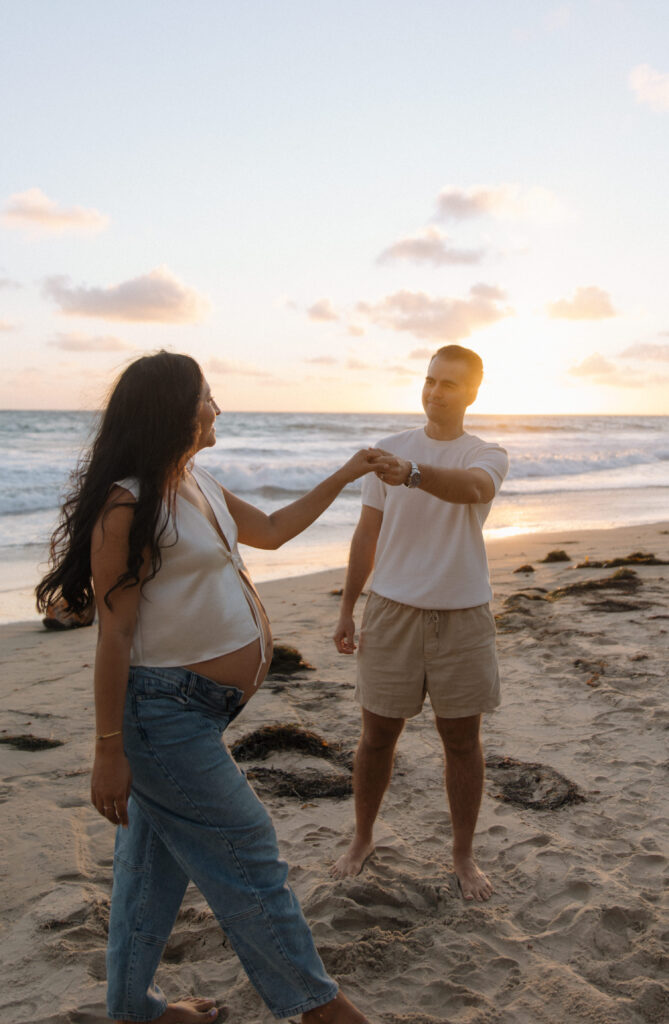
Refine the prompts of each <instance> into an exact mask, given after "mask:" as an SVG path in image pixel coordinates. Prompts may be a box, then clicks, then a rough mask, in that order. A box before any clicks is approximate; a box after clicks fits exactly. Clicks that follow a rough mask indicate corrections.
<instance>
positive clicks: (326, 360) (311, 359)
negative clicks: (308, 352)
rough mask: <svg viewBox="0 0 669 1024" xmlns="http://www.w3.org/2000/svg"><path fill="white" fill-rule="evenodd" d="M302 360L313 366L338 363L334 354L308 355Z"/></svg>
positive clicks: (335, 364)
mask: <svg viewBox="0 0 669 1024" xmlns="http://www.w3.org/2000/svg"><path fill="white" fill-rule="evenodd" d="M304 361H305V363H313V364H314V365H315V366H337V365H338V363H339V360H338V359H335V357H334V356H308V357H307V358H306V359H305V360H304Z"/></svg>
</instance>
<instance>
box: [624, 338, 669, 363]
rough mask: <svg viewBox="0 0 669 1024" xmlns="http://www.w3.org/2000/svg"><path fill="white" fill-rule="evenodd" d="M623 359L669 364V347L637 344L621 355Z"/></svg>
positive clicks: (644, 343) (648, 343) (646, 343)
mask: <svg viewBox="0 0 669 1024" xmlns="http://www.w3.org/2000/svg"><path fill="white" fill-rule="evenodd" d="M620 355H621V357H622V358H623V359H640V360H642V361H648V362H651V363H669V345H655V344H652V343H651V342H641V341H639V342H637V343H636V344H635V345H630V346H629V348H626V349H625V351H624V352H621V353H620Z"/></svg>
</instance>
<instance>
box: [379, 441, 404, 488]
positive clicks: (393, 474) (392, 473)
mask: <svg viewBox="0 0 669 1024" xmlns="http://www.w3.org/2000/svg"><path fill="white" fill-rule="evenodd" d="M376 450H377V451H378V452H379V453H380V455H381V456H382V457H383V458H385V460H386V464H385V466H384V467H383V468H381V467H380V466H375V467H374V472H375V473H376V475H377V476H378V478H379V480H382V481H383V482H384V484H389V485H390V486H391V487H398V486H399V485H400V484H403V483H406V481H407V480H408V479H409V473H410V472H411V463H410V462H408V461H407V460H406V459H401V458H400V457H399V455H392V454H391V453H390V452H384V450H383V449H382V448H377V449H376Z"/></svg>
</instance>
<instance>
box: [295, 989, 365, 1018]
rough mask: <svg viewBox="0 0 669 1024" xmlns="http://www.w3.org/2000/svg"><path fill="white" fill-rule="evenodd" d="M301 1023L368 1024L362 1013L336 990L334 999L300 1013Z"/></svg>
mask: <svg viewBox="0 0 669 1024" xmlns="http://www.w3.org/2000/svg"><path fill="white" fill-rule="evenodd" d="M302 1024H369V1021H368V1020H367V1018H366V1017H365V1015H364V1014H363V1013H361V1012H360V1010H359V1009H358V1008H357V1006H354V1005H353V1003H352V1002H351V1000H350V999H347V998H346V996H345V995H344V994H343V993H342V992H338V993H337V995H336V996H335V997H334V999H331V1000H330V1002H329V1003H326V1004H325V1005H324V1006H317V1007H316V1009H315V1010H307V1012H306V1013H303V1014H302Z"/></svg>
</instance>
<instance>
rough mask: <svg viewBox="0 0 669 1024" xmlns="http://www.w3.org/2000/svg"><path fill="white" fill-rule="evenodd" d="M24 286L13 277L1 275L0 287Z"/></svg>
mask: <svg viewBox="0 0 669 1024" xmlns="http://www.w3.org/2000/svg"><path fill="white" fill-rule="evenodd" d="M22 287H23V286H22V285H21V284H20V283H19V282H18V281H13V280H12V279H11V277H0V288H22Z"/></svg>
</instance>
